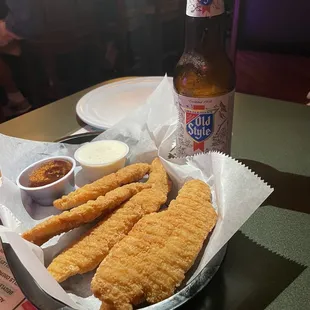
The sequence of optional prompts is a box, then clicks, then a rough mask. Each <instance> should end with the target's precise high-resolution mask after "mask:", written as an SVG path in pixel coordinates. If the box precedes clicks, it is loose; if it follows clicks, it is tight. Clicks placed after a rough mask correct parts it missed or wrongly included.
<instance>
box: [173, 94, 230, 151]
mask: <svg viewBox="0 0 310 310" xmlns="http://www.w3.org/2000/svg"><path fill="white" fill-rule="evenodd" d="M234 94H235V92H234V91H232V92H230V93H228V94H226V95H223V96H219V97H214V98H191V97H186V96H182V95H179V94H175V101H176V104H177V107H178V111H179V125H178V129H177V140H176V155H177V156H178V157H184V156H191V155H194V154H196V153H202V152H208V151H211V150H212V151H220V152H224V153H226V154H229V153H230V144H231V133H232V118H233V108H234Z"/></svg>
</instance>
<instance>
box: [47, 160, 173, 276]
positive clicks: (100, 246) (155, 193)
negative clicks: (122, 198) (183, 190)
mask: <svg viewBox="0 0 310 310" xmlns="http://www.w3.org/2000/svg"><path fill="white" fill-rule="evenodd" d="M147 184H148V185H152V186H153V187H152V188H149V189H144V190H142V191H141V192H140V193H138V194H136V195H135V196H133V197H132V198H131V199H130V200H129V201H127V202H125V203H124V204H123V205H122V206H121V207H120V208H119V209H117V210H115V211H114V212H112V213H111V214H109V215H108V216H107V217H106V218H104V219H103V220H102V221H101V222H100V223H98V224H97V225H96V226H95V227H94V228H93V229H91V230H90V231H88V232H87V233H86V234H85V235H84V236H82V238H81V239H80V240H78V241H77V242H75V243H74V244H73V245H71V246H70V247H69V248H67V249H66V250H65V251H64V252H63V253H61V254H60V255H59V256H57V257H56V258H55V259H54V260H53V261H52V263H51V264H50V265H49V267H48V268H47V269H48V271H49V272H50V274H51V275H52V276H53V277H54V278H55V279H56V280H57V281H58V282H63V281H65V280H66V279H68V278H69V277H71V276H73V275H76V274H83V273H86V272H88V271H91V270H93V269H95V268H96V267H97V266H98V265H99V264H100V263H101V262H102V260H103V259H104V258H105V257H106V256H107V255H108V253H109V251H110V250H111V249H112V247H113V246H114V245H115V244H117V243H118V242H119V241H120V240H122V239H123V238H124V237H125V236H126V235H127V234H128V232H129V231H130V230H131V229H132V227H133V226H134V225H135V224H136V223H137V222H138V221H139V220H140V219H141V218H142V217H143V216H144V215H145V214H149V213H152V212H156V211H158V210H159V208H160V207H161V206H162V205H163V204H164V203H165V202H166V201H167V194H168V192H169V190H170V186H169V179H168V175H167V173H166V171H165V169H164V167H163V166H162V164H161V162H160V160H159V159H155V160H154V161H153V163H152V165H151V172H150V179H149V182H148V183H147Z"/></svg>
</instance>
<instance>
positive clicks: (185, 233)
mask: <svg viewBox="0 0 310 310" xmlns="http://www.w3.org/2000/svg"><path fill="white" fill-rule="evenodd" d="M210 199H211V194H210V189H209V186H208V185H207V184H205V183H204V182H202V181H199V180H192V181H189V182H187V183H186V184H185V185H184V187H183V188H182V189H181V190H180V191H179V195H178V197H177V198H176V200H174V201H172V203H171V204H170V206H169V208H168V209H167V210H165V211H163V212H160V213H152V214H149V215H146V216H144V217H143V218H142V219H141V220H140V221H139V222H138V223H137V224H136V225H135V226H134V227H133V229H132V230H131V231H130V232H129V234H128V235H127V236H126V237H124V238H123V239H122V241H120V242H119V243H118V244H117V245H116V246H115V247H114V248H113V249H112V250H111V251H110V253H109V255H108V256H107V257H106V258H105V259H104V260H103V262H102V263H101V264H100V266H99V268H98V269H97V272H96V274H95V276H94V278H93V280H92V283H91V288H92V291H93V293H94V295H95V296H96V297H97V298H99V299H100V300H101V301H103V304H102V307H101V310H104V309H110V310H112V309H114V310H129V309H132V308H133V305H137V304H139V303H141V302H143V301H145V300H146V301H147V302H149V303H156V302H159V301H162V300H164V299H165V298H168V297H170V296H171V295H172V294H173V293H174V291H175V288H176V287H178V286H179V285H180V284H181V282H182V281H183V279H184V277H185V273H186V272H187V271H188V270H189V269H190V267H191V266H192V265H193V263H194V261H195V260H196V258H197V256H198V254H199V252H200V250H201V248H202V246H203V242H204V240H205V239H206V237H207V236H208V234H209V233H210V231H211V230H212V229H213V227H214V225H215V224H216V220H217V215H216V212H215V210H214V209H213V207H212V205H211V202H210Z"/></svg>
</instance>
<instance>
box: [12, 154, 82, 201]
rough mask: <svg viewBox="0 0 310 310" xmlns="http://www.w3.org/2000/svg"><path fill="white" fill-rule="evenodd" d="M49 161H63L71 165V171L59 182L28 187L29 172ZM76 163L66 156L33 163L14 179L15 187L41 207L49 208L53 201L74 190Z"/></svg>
mask: <svg viewBox="0 0 310 310" xmlns="http://www.w3.org/2000/svg"><path fill="white" fill-rule="evenodd" d="M50 160H63V161H68V162H70V163H71V164H72V168H71V170H70V171H69V172H68V173H67V174H66V175H65V176H63V177H62V178H60V179H59V180H57V181H55V182H53V183H50V184H47V185H44V186H39V187H29V176H30V174H31V172H32V171H33V170H34V169H36V168H38V167H39V166H41V165H42V164H43V163H45V162H47V161H50ZM75 167H76V162H75V160H74V159H73V158H71V157H68V156H54V157H49V158H45V159H42V160H40V161H37V162H35V163H34V164H32V165H30V166H28V167H27V168H26V169H24V170H23V171H22V172H21V173H20V175H19V176H18V177H17V179H16V184H17V186H18V187H19V188H20V189H21V191H24V192H26V193H27V194H28V195H29V196H31V198H32V199H33V200H34V201H36V202H37V203H39V204H40V205H42V206H51V205H53V201H54V200H56V199H58V198H60V197H61V196H63V195H66V194H68V193H70V192H72V191H73V190H74V189H75V177H74V169H75Z"/></svg>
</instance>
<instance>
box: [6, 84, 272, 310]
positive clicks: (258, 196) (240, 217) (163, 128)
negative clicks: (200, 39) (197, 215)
mask: <svg viewBox="0 0 310 310" xmlns="http://www.w3.org/2000/svg"><path fill="white" fill-rule="evenodd" d="M163 112H164V113H163ZM176 123H177V113H176V107H175V105H174V102H173V92H172V89H171V86H170V84H169V82H168V80H167V78H164V80H163V82H162V83H161V84H160V85H159V87H158V88H157V89H156V91H155V92H154V93H153V94H152V95H151V96H150V97H149V99H148V100H147V103H146V104H145V105H144V106H143V107H141V108H139V109H138V110H136V111H134V112H133V113H132V114H131V115H129V116H128V117H127V118H126V119H124V120H122V121H121V122H120V123H119V124H117V125H116V126H114V127H113V128H111V129H109V130H107V131H106V132H104V133H103V134H101V135H100V136H98V137H97V138H96V140H100V139H117V140H120V141H123V142H125V143H127V144H128V145H129V147H130V154H129V157H128V163H134V162H149V163H150V162H151V161H152V160H153V159H154V158H155V157H156V156H159V157H160V159H161V160H162V163H163V164H164V166H165V168H166V170H167V172H168V174H169V176H170V178H171V179H172V181H173V184H174V187H173V191H172V193H171V196H170V198H174V197H175V196H176V192H177V190H178V189H179V188H180V187H181V186H182V185H183V184H184V183H185V181H187V180H189V179H193V178H195V179H200V180H204V181H205V182H207V183H208V184H209V185H210V187H211V191H212V197H213V205H214V207H215V209H216V210H217V212H218V215H219V217H218V222H217V225H216V227H215V229H214V231H213V233H212V235H211V238H210V240H209V243H208V245H207V247H206V248H205V251H204V253H202V255H201V259H200V262H198V263H197V269H196V270H195V271H194V273H193V275H192V277H191V279H193V277H195V276H196V275H197V273H199V272H200V271H201V270H202V268H203V267H204V266H206V264H207V263H208V262H209V261H210V259H211V258H212V257H213V256H214V255H215V254H216V253H217V252H218V251H219V250H220V249H221V248H222V247H223V246H224V245H225V244H226V242H227V241H228V240H229V239H230V238H231V237H232V236H233V234H234V233H235V232H236V231H237V230H238V229H239V228H240V227H241V226H242V224H243V223H244V222H245V221H246V220H247V219H248V218H249V217H250V216H251V215H252V214H253V212H254V211H255V210H256V209H257V208H258V207H259V206H260V205H261V203H262V202H263V201H264V200H265V199H266V198H267V197H268V196H269V195H270V194H271V192H272V189H271V188H270V186H268V185H267V184H266V183H265V182H263V181H262V180H261V179H260V178H259V177H257V176H256V175H255V174H254V173H253V172H251V171H250V170H249V169H248V168H246V167H245V166H244V165H242V164H240V163H238V162H237V161H236V160H234V159H232V158H230V157H229V156H227V155H224V154H221V153H217V152H211V153H208V154H203V155H197V156H194V157H192V158H187V159H184V158H183V159H174V160H169V159H168V154H169V152H170V151H171V146H172V144H173V140H174V135H175V129H176ZM0 145H5V148H4V150H3V151H2V152H1V154H0V167H1V168H2V173H3V176H4V177H3V184H2V186H1V187H0V204H2V205H4V206H6V207H7V208H8V209H9V210H10V211H11V212H12V213H13V214H14V215H15V216H16V217H17V218H18V219H19V220H20V221H21V222H22V225H23V227H24V228H25V229H26V228H30V227H32V226H33V225H34V224H36V223H38V222H39V221H41V220H42V219H43V218H45V217H47V216H48V215H51V214H54V213H55V209H54V208H53V207H45V208H43V207H41V206H38V205H37V204H34V203H33V202H32V201H31V199H29V197H27V196H24V195H21V194H20V192H19V190H18V188H17V186H16V185H15V184H14V181H15V178H16V176H17V175H18V174H19V172H20V171H21V170H22V169H23V168H25V167H26V166H27V165H28V164H30V163H32V162H34V161H36V160H38V159H41V158H45V157H48V156H52V155H55V154H62V155H63V154H65V155H72V153H73V151H74V150H75V149H76V148H77V146H69V145H64V144H55V143H39V142H33V141H26V140H21V139H16V138H12V137H7V136H4V135H0ZM16 152H18V154H16ZM86 229H87V228H86ZM83 230H85V227H82V228H79V229H75V230H73V231H72V232H70V233H67V234H65V235H61V236H58V237H54V238H53V239H51V240H50V241H49V242H48V243H46V244H45V245H44V247H43V248H44V254H45V262H46V263H48V262H50V261H51V259H52V258H53V257H54V256H55V255H57V254H58V253H59V252H60V251H62V249H64V248H65V247H66V246H67V245H68V244H69V243H71V242H72V241H73V240H76V238H77V236H79V235H80V234H81V232H82V231H83ZM12 242H18V241H17V239H16V238H15V239H14V238H13V239H12ZM11 245H12V244H11ZM17 248H18V247H17ZM17 250H18V249H17ZM18 253H19V254H20V255H23V253H22V251H18ZM19 258H20V259H21V261H22V262H24V263H25V264H26V263H27V262H28V261H30V265H29V266H28V267H29V268H33V266H32V265H31V260H29V258H28V259H26V258H25V259H22V258H21V257H19ZM25 266H26V265H25ZM44 270H45V269H44ZM33 271H35V270H33ZM42 272H43V271H42V270H41V274H40V276H41V277H42ZM32 274H33V273H32ZM45 277H49V278H50V285H51V283H52V282H53V281H52V278H51V277H50V276H49V275H48V273H46V275H45ZM91 277H92V273H88V274H86V275H84V276H75V277H72V278H71V279H69V280H68V281H65V282H64V283H63V287H64V288H66V291H67V292H70V296H71V297H72V298H73V299H74V300H75V301H77V302H78V303H79V304H80V305H82V309H96V308H99V304H100V303H99V301H98V300H96V299H95V298H94V297H93V296H92V295H91V292H90V291H89V282H90V280H91ZM191 279H189V281H191ZM38 281H39V282H38V283H40V279H39V277H38ZM40 284H41V283H40ZM54 284H55V283H54ZM43 286H44V287H43ZM42 288H43V289H44V290H45V291H47V292H48V293H51V294H53V292H54V291H55V290H54V289H53V286H52V285H51V286H48V285H46V284H42ZM52 296H53V295H52ZM63 297H64V296H63ZM58 299H60V300H62V299H61V298H60V297H59V296H58ZM64 299H65V300H67V297H64Z"/></svg>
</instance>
